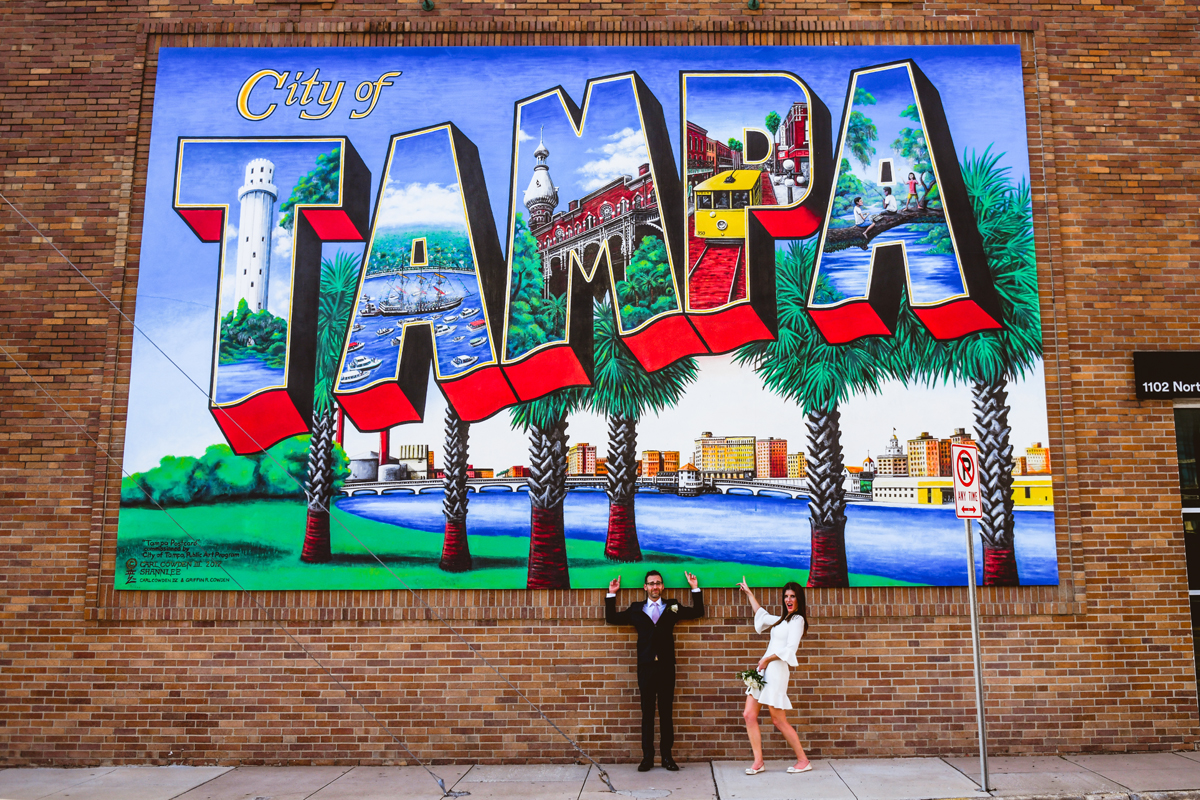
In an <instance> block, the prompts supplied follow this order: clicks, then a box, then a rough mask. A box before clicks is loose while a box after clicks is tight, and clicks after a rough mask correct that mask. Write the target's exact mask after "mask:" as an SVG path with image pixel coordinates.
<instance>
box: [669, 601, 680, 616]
mask: <svg viewBox="0 0 1200 800" xmlns="http://www.w3.org/2000/svg"><path fill="white" fill-rule="evenodd" d="M671 613H673V614H678V613H679V603H671Z"/></svg>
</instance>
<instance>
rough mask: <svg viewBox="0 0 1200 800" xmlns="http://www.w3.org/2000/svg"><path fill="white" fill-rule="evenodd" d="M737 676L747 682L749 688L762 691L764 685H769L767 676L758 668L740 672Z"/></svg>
mask: <svg viewBox="0 0 1200 800" xmlns="http://www.w3.org/2000/svg"><path fill="white" fill-rule="evenodd" d="M737 676H738V677H739V678H740V679H741V681H742V683H744V684H746V688H747V689H757V690H758V691H760V692H761V691H762V690H763V687H764V686H766V685H767V679H766V677H765V676H764V675H763V674H762V673H761V672H759V671H758V670H756V669H748V670H745V671H743V672H739V673H737Z"/></svg>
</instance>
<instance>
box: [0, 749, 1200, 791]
mask: <svg viewBox="0 0 1200 800" xmlns="http://www.w3.org/2000/svg"><path fill="white" fill-rule="evenodd" d="M789 763H790V762H787V761H771V762H768V763H767V767H768V769H767V771H766V772H764V773H761V774H759V775H754V776H750V775H746V774H745V768H746V767H747V766H748V765H749V761H748V760H747V761H737V762H734V761H714V762H712V763H711V764H710V763H708V762H695V763H689V764H684V765H683V769H682V770H680V771H679V772H667V771H665V770H663V769H660V768H656V769H654V770H651V771H650V772H644V773H642V772H638V771H637V769H636V767H635V766H634V765H633V764H614V765H611V766H609V765H605V769H606V770H607V771H608V774H609V777H610V778H611V779H612V782H613V785H614V786H615V787H616V788H617V791H618V795H617V796H619V797H633V798H646V799H647V800H649V798H667V797H669V798H672V800H939V799H941V798H983V797H988V796H989V795H988V794H984V793H982V792H979V791H978V783H977V781H978V776H979V760H978V759H977V758H888V759H834V760H828V761H825V760H820V761H814V762H813V770H812V772H807V773H804V774H802V775H788V774H787V772H786V771H785V770H786V769H787V767H788V765H789ZM431 769H432V770H433V772H435V773H436V774H437V775H438V776H439V777H441V778H442V779H443V780H444V781H445V784H446V786H447V788H452V789H453V790H454V791H457V792H470V795H469V797H470V798H471V800H604V799H605V798H611V797H613V795H612V794H610V793H609V792H608V789H607V787H606V786H605V785H604V783H603V781H601V780H600V777H599V774H598V773H597V771H596V769H595V768H594V767H589V766H581V765H575V764H542V765H538V764H528V765H506V766H496V765H472V764H456V765H450V766H447V765H438V766H435V767H431ZM989 771H990V773H991V782H992V792H991V796H994V797H1008V798H1016V797H1023V798H1035V797H1037V798H1084V797H1087V796H1097V795H1102V796H1104V800H1122V798H1125V800H1146V793H1156V792H1172V793H1175V794H1171V795H1169V796H1168V797H1160V798H1155V797H1153V796H1151V797H1150V798H1149V800H1200V753H1194V752H1187V753H1184V752H1179V753H1140V754H1133V755H1069V756H1037V757H1025V756H1020V757H999V758H993V759H991V760H990V762H989ZM1134 795H1138V796H1139V797H1134ZM439 797H442V793H441V791H440V790H439V789H438V786H437V783H436V782H435V781H434V780H433V778H432V777H431V776H430V775H429V773H428V772H426V771H425V770H424V769H422V768H421V767H95V768H82V769H59V768H16V767H13V768H8V769H2V770H0V800H176V799H178V800H310V799H311V800H437V799H438V798H439Z"/></svg>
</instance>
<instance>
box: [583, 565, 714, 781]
mask: <svg viewBox="0 0 1200 800" xmlns="http://www.w3.org/2000/svg"><path fill="white" fill-rule="evenodd" d="M683 575H684V577H686V578H687V582H688V585H689V586H691V587H692V605H691V607H688V606H681V605H680V604H679V603H678V602H677V601H675V600H672V599H666V598H664V597H663V596H662V591H663V577H662V573H661V572H659V571H658V570H656V569H652V570H650V571H649V572H647V573H646V584H645V586H644V587H643V588H645V590H646V598H645V599H644V600H641V601H638V602H635V603H632V604H630V606H629V608H628V609H626V610H625V611H617V592H618V591H620V589H621V576H620V575H618V576H617V577H615V578H613V579H612V580H611V581H609V584H608V595H607V596H606V597H605V598H604V621H605V622H607V623H608V624H609V625H632V626H634V627H635V628H637V633H638V640H637V681H638V692H639V693H640V694H641V696H642V763H641V764H638V772H648V771H650V770H651V769H653V768H654V706H655V704H656V703H657V705H658V718H659V722H660V723H661V742H660V745H661V747H660V752H661V753H662V765H663V768H664V769H667V770H670V771H672V772H674V771H676V770H678V769H679V765H678V764H676V763H675V759H674V758H672V757H671V747H672V746H673V745H674V744H675V723H674V720H673V719H672V717H671V714H672V710H673V707H674V702H675V623H677V622H679V621H680V620H685V619H700V618H701V617H703V616H704V595H703V594H702V593H701V592H700V581H699V579H698V578H696V576H695V575H693V574H692V573H690V572H686V571H685V572H684V573H683Z"/></svg>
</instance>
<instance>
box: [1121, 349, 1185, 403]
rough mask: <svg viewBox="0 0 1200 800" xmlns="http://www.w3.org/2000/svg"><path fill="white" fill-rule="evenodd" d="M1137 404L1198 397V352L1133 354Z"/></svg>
mask: <svg viewBox="0 0 1200 800" xmlns="http://www.w3.org/2000/svg"><path fill="white" fill-rule="evenodd" d="M1133 380H1134V383H1135V384H1136V386H1135V389H1136V391H1137V399H1138V400H1172V399H1174V398H1176V397H1200V350H1189V351H1186V352H1173V351H1170V350H1154V351H1150V352H1143V353H1134V354H1133Z"/></svg>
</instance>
